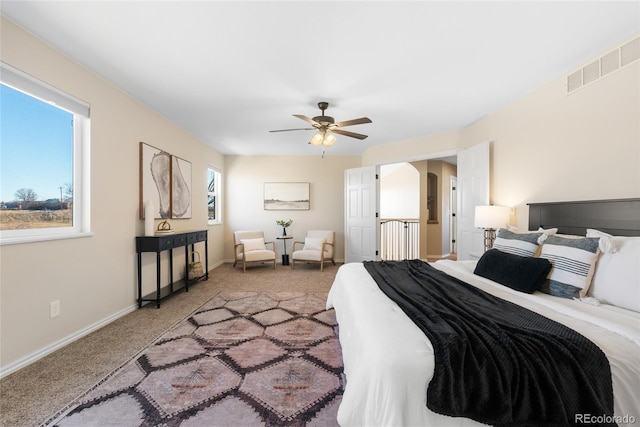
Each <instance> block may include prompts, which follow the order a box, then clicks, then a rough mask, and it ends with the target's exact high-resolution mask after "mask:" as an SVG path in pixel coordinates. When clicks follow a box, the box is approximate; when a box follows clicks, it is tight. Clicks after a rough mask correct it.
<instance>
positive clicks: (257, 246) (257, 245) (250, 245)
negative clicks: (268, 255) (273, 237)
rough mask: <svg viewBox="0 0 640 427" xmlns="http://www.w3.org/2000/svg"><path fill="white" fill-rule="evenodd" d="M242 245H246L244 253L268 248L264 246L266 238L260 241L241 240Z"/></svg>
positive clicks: (259, 239)
mask: <svg viewBox="0 0 640 427" xmlns="http://www.w3.org/2000/svg"><path fill="white" fill-rule="evenodd" d="M240 243H242V244H243V245H244V251H245V252H248V251H261V250H265V249H266V246H265V245H264V238H262V237H260V238H258V239H241V240H240Z"/></svg>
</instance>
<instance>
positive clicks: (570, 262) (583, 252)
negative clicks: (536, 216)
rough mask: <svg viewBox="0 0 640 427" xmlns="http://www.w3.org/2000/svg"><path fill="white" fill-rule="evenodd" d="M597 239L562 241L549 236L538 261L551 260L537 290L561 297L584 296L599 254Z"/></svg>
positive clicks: (560, 238) (563, 239) (562, 239)
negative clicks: (540, 259) (543, 281)
mask: <svg viewBox="0 0 640 427" xmlns="http://www.w3.org/2000/svg"><path fill="white" fill-rule="evenodd" d="M598 240H599V238H597V237H584V238H577V239H576V238H564V237H559V236H549V237H548V238H547V240H545V242H544V245H542V252H541V253H540V258H546V259H548V260H549V261H551V265H552V266H553V267H552V268H551V272H550V273H549V275H548V276H547V280H545V283H544V284H543V285H542V288H541V289H540V290H541V291H542V292H545V293H547V294H550V295H555V296H557V297H562V298H580V297H584V296H585V295H586V294H587V291H588V290H589V285H590V284H591V278H592V277H593V272H594V269H595V264H596V261H597V260H598V255H599V254H600V251H599V249H598Z"/></svg>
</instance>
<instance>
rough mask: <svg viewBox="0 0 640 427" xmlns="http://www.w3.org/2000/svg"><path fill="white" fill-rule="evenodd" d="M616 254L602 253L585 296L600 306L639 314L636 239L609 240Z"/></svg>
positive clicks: (638, 241) (639, 259) (639, 239)
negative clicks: (595, 299)
mask: <svg viewBox="0 0 640 427" xmlns="http://www.w3.org/2000/svg"><path fill="white" fill-rule="evenodd" d="M612 241H613V243H614V244H615V246H616V248H617V250H616V252H615V253H603V254H602V255H600V259H598V262H597V264H596V271H595V273H594V275H593V281H592V283H591V287H590V288H589V294H590V295H591V296H592V297H594V298H597V299H598V300H600V301H601V302H602V303H604V304H610V305H615V306H617V307H621V308H625V309H627V310H633V311H637V312H640V237H622V236H612Z"/></svg>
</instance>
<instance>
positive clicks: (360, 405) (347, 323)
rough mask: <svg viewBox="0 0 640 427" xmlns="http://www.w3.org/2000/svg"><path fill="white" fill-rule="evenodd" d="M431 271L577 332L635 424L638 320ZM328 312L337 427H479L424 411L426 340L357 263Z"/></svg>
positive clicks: (619, 408)
mask: <svg viewBox="0 0 640 427" xmlns="http://www.w3.org/2000/svg"><path fill="white" fill-rule="evenodd" d="M434 267H436V268H438V269H440V270H443V271H445V272H446V273H448V274H450V275H452V276H455V277H458V278H460V279H462V280H464V281H466V282H467V283H471V284H472V285H474V286H477V287H478V288H481V289H483V290H485V291H487V292H489V293H491V294H493V295H495V296H498V297H500V298H503V299H506V300H509V301H512V302H514V303H517V304H519V305H521V306H524V307H526V308H528V309H530V310H532V311H535V312H537V313H540V314H542V315H544V316H546V317H548V318H550V319H552V320H555V321H557V322H559V323H562V324H564V325H566V326H569V327H571V328H572V329H574V330H576V331H578V332H579V333H581V334H582V335H584V336H585V337H587V338H589V339H590V340H591V341H593V342H594V343H596V344H597V345H598V346H599V347H600V348H601V349H602V350H603V351H604V353H605V354H606V355H607V358H608V359H609V363H610V365H611V373H612V379H613V392H614V411H615V415H616V416H625V415H627V416H633V417H635V420H636V422H639V421H640V392H639V390H638V387H639V385H640V313H636V312H631V311H627V310H621V309H617V308H616V307H611V306H606V305H601V306H593V305H589V304H586V303H584V302H580V301H573V300H567V299H562V298H558V297H553V296H550V295H546V294H542V293H538V292H536V293H535V294H533V295H529V294H523V293H521V292H517V291H513V290H511V289H510V288H507V287H505V286H502V285H499V284H496V283H494V282H492V281H490V280H487V279H484V278H482V277H479V276H475V275H474V274H473V269H474V267H475V261H457V262H455V261H438V262H437V263H435V264H434ZM327 308H335V311H336V317H337V320H338V324H339V337H340V344H341V346H342V353H343V359H344V372H345V375H346V378H347V385H346V388H345V392H344V396H343V398H342V404H341V405H340V409H339V410H338V422H339V424H340V425H341V426H343V427H346V426H371V427H373V426H394V427H396V426H406V427H409V426H478V425H482V424H480V423H477V422H475V421H473V420H470V419H465V418H452V417H447V416H444V415H440V414H436V413H434V412H431V411H429V410H428V409H427V407H426V391H427V385H428V384H429V381H430V380H431V378H432V376H433V369H434V358H433V348H432V346H431V343H430V342H429V340H428V339H427V337H426V336H425V335H424V334H423V333H422V331H420V329H419V328H418V327H417V326H416V325H415V324H414V323H413V322H412V321H411V320H410V319H409V318H408V317H407V316H406V315H405V314H404V312H403V311H402V310H401V309H400V308H399V307H398V306H397V305H396V303H395V302H393V301H391V300H390V299H389V298H388V297H387V296H386V295H384V293H382V291H380V289H379V288H378V285H377V284H376V283H375V281H374V280H373V279H372V278H371V276H370V275H369V274H368V273H367V271H366V270H365V269H364V266H363V265H362V264H361V263H351V264H345V265H343V266H341V267H340V269H339V270H338V273H337V274H336V278H335V281H334V283H333V286H332V288H331V291H330V292H329V296H328V299H327Z"/></svg>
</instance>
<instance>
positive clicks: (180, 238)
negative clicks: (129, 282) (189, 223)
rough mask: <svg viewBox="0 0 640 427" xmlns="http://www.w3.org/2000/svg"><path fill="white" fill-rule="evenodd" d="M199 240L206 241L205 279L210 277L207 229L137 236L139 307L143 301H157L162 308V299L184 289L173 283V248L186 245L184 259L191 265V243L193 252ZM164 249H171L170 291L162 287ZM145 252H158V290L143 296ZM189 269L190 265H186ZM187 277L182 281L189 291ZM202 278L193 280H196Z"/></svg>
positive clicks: (186, 263)
mask: <svg viewBox="0 0 640 427" xmlns="http://www.w3.org/2000/svg"><path fill="white" fill-rule="evenodd" d="M197 242H204V253H205V255H204V263H205V269H204V279H205V280H206V279H208V278H209V245H208V240H207V230H198V231H187V232H179V233H173V234H165V235H161V236H138V237H136V252H137V253H138V307H142V303H143V302H145V301H155V302H156V306H157V307H158V308H160V300H161V299H162V298H164V297H167V296H169V295H171V294H173V293H174V292H176V291H178V290H180V289H182V287H183V286H177V287H176V288H175V289H174V283H173V249H174V248H180V247H184V261H185V266H188V265H189V245H191V252H193V251H194V250H195V244H196V243H197ZM162 251H169V289H168V292H166V291H165V292H163V290H162V289H161V288H160V253H161V252H162ZM143 252H155V253H156V292H155V295H153V294H150V295H147V296H144V297H143V296H142V253H143ZM185 270H188V267H185ZM185 274H187V277H185V278H184V280H181V281H180V282H184V288H185V292H189V279H188V273H186V272H185ZM198 279H200V278H196V279H193V280H191V282H194V281H196V280H198ZM163 293H164V295H163Z"/></svg>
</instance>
